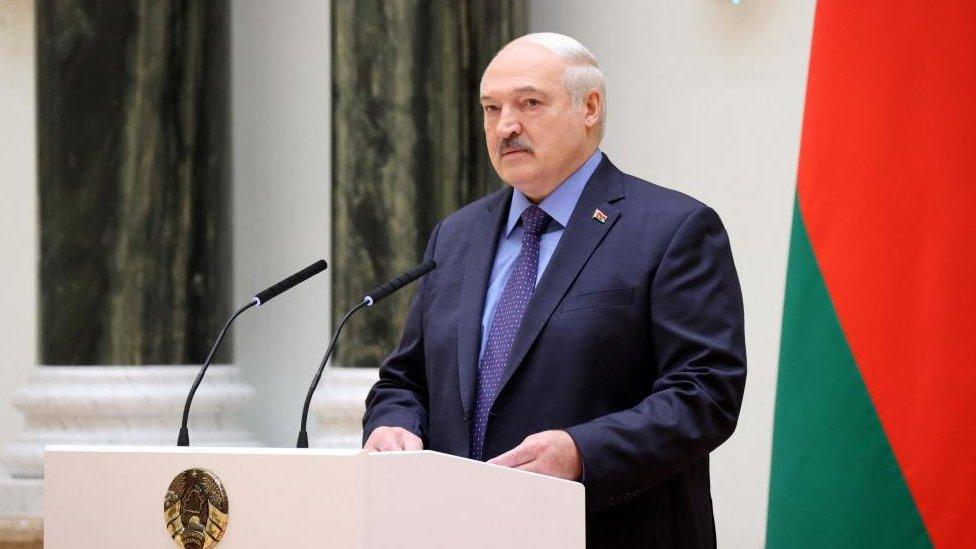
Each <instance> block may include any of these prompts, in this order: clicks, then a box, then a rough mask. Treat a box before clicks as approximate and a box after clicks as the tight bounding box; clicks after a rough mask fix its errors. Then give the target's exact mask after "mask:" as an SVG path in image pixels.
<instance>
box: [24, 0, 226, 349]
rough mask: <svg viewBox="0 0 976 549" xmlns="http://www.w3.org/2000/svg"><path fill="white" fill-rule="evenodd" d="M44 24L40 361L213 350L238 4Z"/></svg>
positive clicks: (78, 6)
mask: <svg viewBox="0 0 976 549" xmlns="http://www.w3.org/2000/svg"><path fill="white" fill-rule="evenodd" d="M36 21H37V102H38V103H37V116H38V121H37V123H38V187H39V203H40V224H41V242H40V263H41V264H40V278H41V280H40V330H39V339H40V358H41V361H42V363H44V364H185V363H194V362H200V361H202V360H203V358H204V356H205V353H206V351H207V350H208V348H209V345H210V344H211V340H212V338H213V336H214V333H215V332H216V331H217V329H218V328H219V326H220V323H222V321H223V320H224V318H225V316H226V315H227V314H228V309H229V296H230V290H231V288H230V276H229V267H230V262H229V260H230V250H229V246H230V235H229V227H230V223H229V211H228V206H227V205H228V203H229V198H230V197H229V192H230V181H229V177H230V164H229V160H230V159H229V150H230V148H229V127H228V126H229V116H228V112H227V109H228V90H229V70H230V62H229V59H228V48H229V43H228V42H229V27H228V26H229V4H228V2H227V1H226V0H208V1H204V0H124V1H122V0H120V1H114V2H94V1H85V0H37V3H36ZM230 347H231V346H230V345H225V346H224V348H225V349H229V348H230ZM221 358H222V359H227V357H226V356H224V357H221Z"/></svg>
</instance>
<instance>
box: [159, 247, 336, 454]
mask: <svg viewBox="0 0 976 549" xmlns="http://www.w3.org/2000/svg"><path fill="white" fill-rule="evenodd" d="M328 266H329V264H328V263H326V262H325V260H324V259H320V260H318V261H316V262H315V263H312V264H311V265H309V266H308V267H305V268H304V269H302V270H301V271H298V272H297V273H295V274H293V275H291V276H289V277H288V278H286V279H284V280H282V281H280V282H278V283H277V284H275V285H274V286H271V287H270V288H267V289H265V290H262V291H260V292H258V293H257V294H255V296H254V297H253V298H252V299H251V301H249V302H248V303H247V304H246V305H244V306H243V307H241V308H240V309H238V310H237V311H236V312H235V313H234V314H232V315H231V316H230V318H228V319H227V322H225V323H224V327H223V328H221V329H220V333H219V334H218V335H217V340H216V341H214V344H213V347H211V348H210V353H209V354H207V359H206V360H204V361H203V366H202V367H201V368H200V372H199V373H198V374H197V377H196V379H194V380H193V385H191V386H190V392H189V393H188V394H187V395H186V403H185V404H184V405H183V421H182V423H181V424H180V433H179V435H178V436H177V437H176V445H177V446H189V445H190V431H189V429H188V428H187V423H188V422H189V419H190V405H191V404H192V403H193V395H195V394H196V392H197V388H198V387H200V383H202V382H203V376H204V375H206V373H207V368H209V367H210V362H211V361H212V360H213V357H214V355H215V354H217V349H218V348H219V347H220V342H221V341H223V340H224V336H225V335H227V330H228V329H229V328H230V325H231V324H232V323H233V322H234V320H235V319H236V318H237V317H239V316H240V315H241V313H243V312H244V311H246V310H248V309H250V308H251V307H254V306H257V305H262V304H264V303H267V302H268V301H271V299H273V298H274V297H275V296H277V295H279V294H281V293H284V292H287V291H288V290H290V289H292V288H294V287H295V286H297V285H299V284H301V283H302V282H305V281H306V280H308V279H309V278H312V277H313V276H315V275H317V274H319V273H321V272H322V271H324V270H325V269H326V268H327V267H328Z"/></svg>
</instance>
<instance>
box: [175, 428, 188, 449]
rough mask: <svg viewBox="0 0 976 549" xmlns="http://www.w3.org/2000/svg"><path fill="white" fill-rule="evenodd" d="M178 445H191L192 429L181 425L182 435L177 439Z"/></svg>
mask: <svg viewBox="0 0 976 549" xmlns="http://www.w3.org/2000/svg"><path fill="white" fill-rule="evenodd" d="M176 445H177V446H189V445H190V430H189V429H187V428H186V427H180V435H179V437H177V439H176Z"/></svg>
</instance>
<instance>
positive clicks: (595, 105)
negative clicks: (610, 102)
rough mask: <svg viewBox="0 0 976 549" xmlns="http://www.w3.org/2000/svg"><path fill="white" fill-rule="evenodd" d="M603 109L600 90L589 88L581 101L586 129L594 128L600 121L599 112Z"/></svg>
mask: <svg viewBox="0 0 976 549" xmlns="http://www.w3.org/2000/svg"><path fill="white" fill-rule="evenodd" d="M602 111H603V94H601V93H600V90H590V91H589V93H587V94H586V102H585V103H583V122H584V123H585V124H586V127H587V129H591V128H595V127H596V126H597V125H598V124H599V123H600V113H601V112H602Z"/></svg>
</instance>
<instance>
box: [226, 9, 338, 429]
mask: <svg viewBox="0 0 976 549" xmlns="http://www.w3.org/2000/svg"><path fill="white" fill-rule="evenodd" d="M232 7H233V9H232V10H231V36H232V43H231V63H232V71H231V72H232V75H233V76H232V78H233V79H232V86H231V96H232V109H231V116H232V118H231V120H232V126H233V162H234V166H233V174H234V176H233V182H234V183H233V185H234V186H233V196H234V199H233V200H234V202H233V219H234V295H235V302H242V303H243V302H246V301H247V299H248V298H249V296H251V295H253V292H256V291H259V290H261V289H262V288H264V287H265V286H267V285H269V284H271V283H272V282H274V281H276V280H277V279H280V278H282V277H284V276H286V275H288V274H291V273H292V272H294V271H297V270H298V269H299V268H301V267H304V266H305V265H308V264H309V263H311V262H312V261H313V260H314V259H316V258H325V259H326V260H329V259H331V257H330V256H331V253H330V251H331V242H330V239H329V233H330V230H331V225H330V202H329V198H330V196H331V194H330V181H331V172H330V164H329V152H330V149H329V142H330V137H329V136H330V133H331V130H330V125H329V124H330V119H329V107H330V102H331V99H330V97H331V92H330V85H331V84H330V83H331V74H330V72H329V65H330V63H329V58H330V53H329V52H330V50H329V42H330V30H329V29H330V27H329V5H328V3H327V2H320V1H318V0H294V1H289V2H267V1H266V0H235V2H234V5H233V6H232ZM330 274H331V270H330V271H326V272H325V273H324V274H323V275H319V276H317V277H315V278H314V279H312V280H310V281H308V282H305V283H303V284H302V285H301V286H298V287H296V288H294V289H293V290H291V291H289V292H288V293H286V294H283V295H281V296H279V297H276V298H275V299H274V301H272V302H270V303H268V304H267V305H264V306H262V307H260V308H259V309H258V310H255V311H249V312H248V314H247V316H246V317H241V319H240V322H238V324H237V325H236V326H235V328H234V330H235V332H234V345H235V352H234V358H235V361H236V362H237V364H239V365H240V367H241V369H242V371H243V373H244V375H245V376H246V377H247V379H248V380H250V381H251V383H252V385H253V386H254V387H255V388H256V389H257V391H258V394H257V398H256V399H255V402H254V406H252V407H251V408H250V409H249V411H248V414H249V416H248V417H249V420H250V422H251V424H252V425H255V426H256V427H257V429H258V431H259V432H260V434H261V435H262V438H264V439H265V440H266V441H267V442H269V443H270V444H271V445H272V446H293V445H294V444H295V438H296V436H297V433H298V424H299V420H300V414H301V408H302V403H303V402H304V400H305V393H306V390H307V388H308V384H309V383H310V382H311V380H312V374H313V373H314V371H315V368H316V367H317V366H318V364H319V360H321V358H322V353H323V352H324V351H325V346H326V344H327V343H328V338H329V295H330V294H329V285H328V280H329V275H330ZM310 427H311V426H310ZM311 430H313V431H314V429H311Z"/></svg>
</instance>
